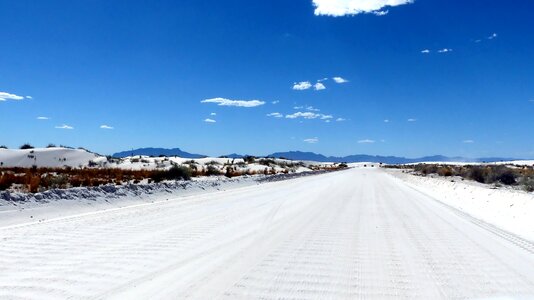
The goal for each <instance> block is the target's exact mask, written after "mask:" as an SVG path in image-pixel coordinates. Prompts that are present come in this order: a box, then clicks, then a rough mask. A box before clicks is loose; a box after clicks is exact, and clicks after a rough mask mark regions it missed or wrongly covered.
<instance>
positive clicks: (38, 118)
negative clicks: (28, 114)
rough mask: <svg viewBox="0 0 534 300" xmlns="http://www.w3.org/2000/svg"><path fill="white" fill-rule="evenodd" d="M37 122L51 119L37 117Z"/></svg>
mask: <svg viewBox="0 0 534 300" xmlns="http://www.w3.org/2000/svg"><path fill="white" fill-rule="evenodd" d="M37 120H50V118H49V117H37Z"/></svg>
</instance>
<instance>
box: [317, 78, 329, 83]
mask: <svg viewBox="0 0 534 300" xmlns="http://www.w3.org/2000/svg"><path fill="white" fill-rule="evenodd" d="M327 80H328V78H327V77H325V78H321V79H317V82H323V81H327Z"/></svg>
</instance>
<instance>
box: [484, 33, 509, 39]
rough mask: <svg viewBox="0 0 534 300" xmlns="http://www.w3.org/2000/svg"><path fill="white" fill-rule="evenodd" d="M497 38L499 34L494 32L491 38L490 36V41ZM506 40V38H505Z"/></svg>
mask: <svg viewBox="0 0 534 300" xmlns="http://www.w3.org/2000/svg"><path fill="white" fill-rule="evenodd" d="M496 38H497V34H496V33H495V32H494V33H492V34H491V35H490V36H488V40H493V39H496ZM505 39H506V38H505Z"/></svg>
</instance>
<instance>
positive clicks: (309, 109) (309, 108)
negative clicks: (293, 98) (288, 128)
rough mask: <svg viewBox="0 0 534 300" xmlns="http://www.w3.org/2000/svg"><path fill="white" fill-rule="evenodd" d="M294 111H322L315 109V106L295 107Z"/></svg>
mask: <svg viewBox="0 0 534 300" xmlns="http://www.w3.org/2000/svg"><path fill="white" fill-rule="evenodd" d="M293 109H305V110H308V111H321V110H320V109H318V108H315V107H313V106H293Z"/></svg>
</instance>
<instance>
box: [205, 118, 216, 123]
mask: <svg viewBox="0 0 534 300" xmlns="http://www.w3.org/2000/svg"><path fill="white" fill-rule="evenodd" d="M204 122H206V123H217V121H215V120H213V119H210V118H206V119H204Z"/></svg>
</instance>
